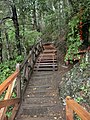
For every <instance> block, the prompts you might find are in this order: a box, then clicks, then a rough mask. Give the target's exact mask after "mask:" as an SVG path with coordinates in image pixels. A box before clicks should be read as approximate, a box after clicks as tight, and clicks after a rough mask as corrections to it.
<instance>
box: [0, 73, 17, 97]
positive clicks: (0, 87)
mask: <svg viewBox="0 0 90 120" xmlns="http://www.w3.org/2000/svg"><path fill="white" fill-rule="evenodd" d="M18 74H19V71H15V72H14V73H13V74H12V75H11V76H9V77H8V78H7V79H6V80H5V81H4V82H3V83H2V84H1V85H0V95H1V94H2V93H3V92H4V90H6V88H7V87H8V86H9V85H10V84H11V83H12V82H13V80H14V79H15V78H16V77H17V76H18Z"/></svg>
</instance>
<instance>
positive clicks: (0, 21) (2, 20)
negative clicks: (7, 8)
mask: <svg viewBox="0 0 90 120" xmlns="http://www.w3.org/2000/svg"><path fill="white" fill-rule="evenodd" d="M7 19H12V17H9V16H7V17H5V18H3V19H1V20H0V24H2V23H3V22H4V21H5V20H7Z"/></svg>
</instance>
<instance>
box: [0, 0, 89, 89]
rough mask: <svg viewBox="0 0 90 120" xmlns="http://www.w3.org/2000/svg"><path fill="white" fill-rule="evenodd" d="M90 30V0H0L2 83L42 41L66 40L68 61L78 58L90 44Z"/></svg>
mask: <svg viewBox="0 0 90 120" xmlns="http://www.w3.org/2000/svg"><path fill="white" fill-rule="evenodd" d="M89 31H90V0H79V1H78V0H0V83H2V82H3V81H4V80H5V79H6V78H7V77H8V76H9V75H10V74H11V73H12V72H13V71H14V70H15V65H16V63H18V62H21V61H22V60H23V59H24V58H25V57H26V56H27V54H28V53H29V50H30V49H31V48H32V46H33V45H34V44H35V43H36V42H38V41H39V40H40V39H43V41H54V42H58V41H61V40H63V39H62V38H64V41H65V42H66V51H67V53H66V56H65V61H68V60H70V61H72V60H73V58H74V57H78V58H79V57H80V56H79V55H78V54H77V53H78V50H82V49H86V48H87V47H88V46H89V44H90V40H89ZM82 65H85V64H83V63H82ZM82 89H83V88H82Z"/></svg>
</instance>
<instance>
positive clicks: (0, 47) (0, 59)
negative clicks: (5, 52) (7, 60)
mask: <svg viewBox="0 0 90 120" xmlns="http://www.w3.org/2000/svg"><path fill="white" fill-rule="evenodd" d="M2 61H3V60H2V39H1V29H0V62H2Z"/></svg>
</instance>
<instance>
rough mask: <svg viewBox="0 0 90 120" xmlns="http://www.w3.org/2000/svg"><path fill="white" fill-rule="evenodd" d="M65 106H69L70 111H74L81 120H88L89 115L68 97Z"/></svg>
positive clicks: (89, 119)
mask: <svg viewBox="0 0 90 120" xmlns="http://www.w3.org/2000/svg"><path fill="white" fill-rule="evenodd" d="M66 102H67V105H68V106H69V108H70V109H72V110H73V111H75V112H76V113H77V115H78V116H79V117H80V118H81V119H82V120H90V113H88V112H87V111H86V110H85V109H84V108H83V107H82V106H80V105H79V104H78V103H77V102H75V101H74V100H72V99H71V98H70V97H67V100H66Z"/></svg>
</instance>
